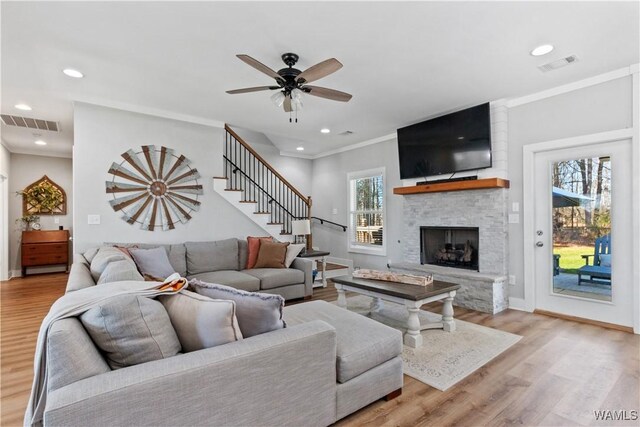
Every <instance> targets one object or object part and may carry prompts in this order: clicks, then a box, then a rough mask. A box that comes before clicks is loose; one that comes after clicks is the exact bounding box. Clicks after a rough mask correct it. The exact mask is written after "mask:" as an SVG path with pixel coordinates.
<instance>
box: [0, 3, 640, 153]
mask: <svg viewBox="0 0 640 427" xmlns="http://www.w3.org/2000/svg"><path fill="white" fill-rule="evenodd" d="M1 8H2V34H1V35H2V51H1V53H2V113H5V114H7V113H8V114H24V113H23V112H20V111H18V110H16V109H15V108H14V107H13V106H14V105H15V104H17V103H20V102H23V103H27V104H29V105H31V106H32V107H33V111H31V112H28V113H27V114H24V115H28V116H30V117H37V118H43V119H46V120H56V121H59V122H60V125H61V128H62V132H61V133H60V134H59V135H56V136H53V135H49V134H48V133H47V132H40V133H42V134H43V135H42V138H43V139H46V140H47V141H48V142H49V145H47V146H46V147H37V146H35V145H34V144H33V141H34V139H35V137H34V136H33V135H32V132H33V131H25V130H23V129H10V128H8V127H6V126H4V125H3V126H2V131H3V134H2V138H3V140H4V141H5V142H6V143H7V144H8V145H9V148H10V149H12V150H16V151H30V152H36V153H41V154H56V155H65V154H66V155H69V154H70V153H71V146H72V141H73V106H72V101H73V100H83V101H90V102H95V103H102V104H105V105H130V106H135V107H136V109H138V110H142V111H145V109H146V110H147V111H154V110H155V111H164V112H167V113H168V114H169V115H170V114H173V113H175V114H178V115H181V116H183V117H187V116H188V117H191V118H193V119H194V120H200V121H205V122H206V121H212V122H226V123H230V124H234V125H238V126H242V127H245V128H248V129H253V130H257V131H260V132H263V133H265V134H266V135H268V136H269V137H270V138H271V139H272V141H273V142H274V144H275V145H276V146H277V147H278V148H279V149H280V150H282V151H286V152H292V153H295V147H296V146H298V145H304V146H305V148H306V150H305V152H304V153H305V154H307V155H315V154H319V153H322V152H326V151H329V150H334V149H337V148H341V147H344V146H346V145H349V144H355V143H358V142H362V141H365V140H368V139H371V138H376V137H380V136H382V135H387V134H390V133H393V132H394V131H395V129H397V128H398V127H402V126H405V125H408V124H411V123H415V122H418V121H421V120H423V119H425V118H427V117H430V116H433V115H436V114H438V113H442V112H448V111H452V110H455V109H457V108H461V107H465V106H471V105H475V104H479V103H482V102H486V101H490V100H496V99H501V98H511V97H517V96H521V95H526V94H530V93H534V92H537V91H540V90H544V89H548V88H551V87H554V86H558V85H562V84H565V83H569V82H572V81H576V80H580V79H583V78H587V77H591V76H594V75H597V74H601V73H604V72H607V71H611V70H614V69H618V68H621V67H624V66H628V65H631V64H634V63H637V62H639V57H638V56H639V55H638V52H639V50H640V46H639V40H638V39H639V36H638V33H639V29H638V27H639V21H640V19H639V8H638V2H635V1H634V2H403V3H392V2H375V3H372V2H350V3H335V2H331V3H328V2H325V3H321V2H295V3H294V2H285V3H266V2H262V3H250V2H235V3H231V2H224V3H222V2H219V3H204V2H189V3H185V2H161V3H156V2H154V3H145V2H133V3H121V2H100V3H93V2H64V3H57V2H2V3H1ZM543 43H552V44H554V45H555V47H556V49H555V50H554V51H553V52H552V53H551V54H549V55H546V56H544V57H539V58H535V57H532V56H530V55H529V51H530V50H531V49H532V48H533V47H535V46H537V45H539V44H543ZM289 51H291V52H295V53H297V54H299V55H300V61H299V63H298V68H300V69H305V68H307V67H309V66H311V65H313V64H315V63H317V62H320V61H322V60H324V59H327V58H330V57H335V58H337V59H338V60H340V61H341V62H342V63H343V64H344V68H343V69H341V70H339V71H338V72H336V73H335V74H333V75H331V76H329V77H326V78H324V79H322V80H319V81H318V82H315V83H314V84H317V85H318V86H325V87H330V88H334V89H338V90H341V91H346V92H349V93H351V94H353V99H352V100H351V101H350V102H348V103H340V102H333V101H329V100H325V99H321V98H317V97H312V96H308V95H307V96H306V98H305V102H304V111H303V112H302V113H301V114H299V116H298V119H299V122H298V123H297V124H296V123H293V124H290V123H289V115H288V114H286V113H284V112H283V111H282V110H279V109H277V108H276V107H275V106H274V105H273V104H272V103H271V101H270V100H269V96H270V95H271V93H270V92H258V93H251V94H242V95H228V94H226V93H225V90H228V89H236V88H242V87H250V86H262V85H269V84H272V81H271V80H270V79H269V77H267V76H265V75H263V74H261V73H259V72H258V71H256V70H254V69H252V68H250V67H249V66H248V65H246V64H244V63H243V62H241V61H240V60H238V59H237V58H236V57H235V55H236V54H238V53H245V54H248V55H251V56H253V57H254V58H256V59H258V60H259V61H261V62H263V63H265V64H266V65H268V66H270V67H271V68H273V69H276V70H277V69H279V68H282V67H284V64H282V62H281V60H280V55H281V54H282V53H285V52H289ZM570 54H576V55H577V56H578V57H579V59H580V60H579V62H577V63H575V64H573V65H571V66H569V67H566V68H562V69H559V70H556V71H552V72H549V73H542V72H541V71H539V70H538V68H537V66H538V65H540V64H543V63H547V62H549V61H551V60H554V59H558V58H561V57H564V56H567V55H570ZM67 67H71V68H76V69H78V70H81V71H82V72H83V73H85V78H84V79H81V80H76V79H71V78H69V77H66V76H65V75H63V74H62V73H61V70H62V69H63V68H67ZM322 127H328V128H330V129H331V134H329V135H324V134H321V133H320V132H319V130H320V129H321V128H322ZM346 130H351V131H353V132H354V134H353V135H352V136H348V137H344V136H339V135H338V133H340V132H343V131H346ZM301 141H302V142H301Z"/></svg>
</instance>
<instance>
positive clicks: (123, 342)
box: [80, 295, 180, 369]
mask: <svg viewBox="0 0 640 427" xmlns="http://www.w3.org/2000/svg"><path fill="white" fill-rule="evenodd" d="M80 321H81V322H82V325H83V326H84V328H85V329H86V330H87V332H88V333H89V335H90V336H91V339H92V340H93V342H94V344H95V345H96V347H98V348H99V349H100V350H102V352H103V354H104V355H105V358H106V359H107V363H108V364H109V366H110V367H111V369H119V368H124V367H126V366H131V365H137V364H140V363H145V362H150V361H152V360H158V359H164V358H167V357H171V356H175V355H176V354H178V352H179V351H180V341H179V340H178V336H177V335H176V332H175V331H174V329H173V326H171V320H169V315H168V314H167V311H166V310H165V308H164V307H163V306H162V304H161V303H160V302H158V301H156V300H153V299H150V298H146V297H143V296H135V295H122V296H117V297H113V298H110V299H108V300H106V301H104V302H103V303H101V304H99V305H96V306H94V307H93V308H90V309H89V310H87V311H86V312H84V313H83V314H82V315H81V316H80Z"/></svg>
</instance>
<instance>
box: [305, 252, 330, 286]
mask: <svg viewBox="0 0 640 427" xmlns="http://www.w3.org/2000/svg"><path fill="white" fill-rule="evenodd" d="M330 254H331V252H326V251H315V250H310V251H306V252H305V253H301V254H300V255H298V258H306V259H310V260H312V261H313V262H314V263H315V264H316V268H317V266H318V261H320V262H321V263H322V287H323V288H326V287H327V277H326V271H327V256H329V255H330ZM314 284H315V281H314ZM315 287H320V286H315V285H314V288H315Z"/></svg>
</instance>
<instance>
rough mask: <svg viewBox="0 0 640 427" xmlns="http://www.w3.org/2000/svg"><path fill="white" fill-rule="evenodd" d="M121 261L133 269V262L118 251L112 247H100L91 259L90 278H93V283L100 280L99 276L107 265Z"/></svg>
mask: <svg viewBox="0 0 640 427" xmlns="http://www.w3.org/2000/svg"><path fill="white" fill-rule="evenodd" d="M122 260H124V261H127V262H129V263H131V265H133V266H134V267H135V263H134V262H133V260H132V259H131V258H129V257H128V256H126V255H125V254H123V253H122V252H121V251H119V250H118V249H116V248H114V247H112V246H102V247H101V248H100V249H98V252H97V253H96V255H95V256H94V257H93V258H92V259H91V276H92V277H93V280H94V281H95V282H97V281H98V280H100V275H101V274H102V272H103V271H104V269H105V268H107V265H108V264H109V263H111V262H114V261H122Z"/></svg>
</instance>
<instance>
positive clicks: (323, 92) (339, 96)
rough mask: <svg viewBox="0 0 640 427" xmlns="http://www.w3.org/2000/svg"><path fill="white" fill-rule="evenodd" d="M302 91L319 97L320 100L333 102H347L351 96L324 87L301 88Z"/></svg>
mask: <svg viewBox="0 0 640 427" xmlns="http://www.w3.org/2000/svg"><path fill="white" fill-rule="evenodd" d="M302 89H303V90H304V91H305V92H307V93H308V94H309V95H313V96H319V97H320V98H326V99H331V100H333V101H340V102H348V101H349V100H350V99H351V97H352V96H351V94H348V93H346V92H340V91H339V90H335V89H327V88H326V87H319V86H303V87H302Z"/></svg>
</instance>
